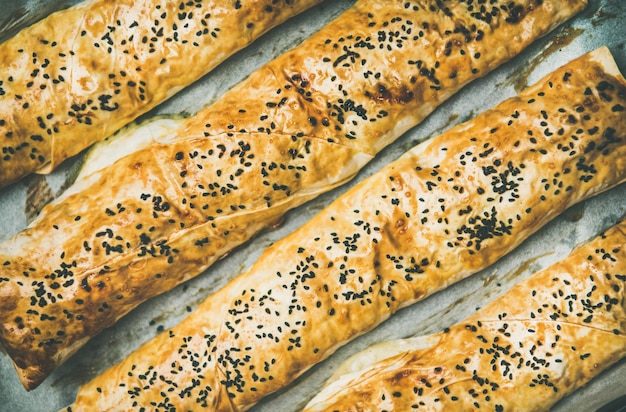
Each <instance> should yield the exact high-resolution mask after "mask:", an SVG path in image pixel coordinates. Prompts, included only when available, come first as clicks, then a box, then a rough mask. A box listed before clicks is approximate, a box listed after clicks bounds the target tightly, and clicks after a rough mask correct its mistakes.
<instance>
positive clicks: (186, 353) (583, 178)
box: [71, 49, 626, 411]
mask: <svg viewBox="0 0 626 412" xmlns="http://www.w3.org/2000/svg"><path fill="white" fill-rule="evenodd" d="M601 56H602V57H601ZM610 61H611V59H610V55H609V54H608V52H607V50H606V49H603V50H601V51H600V52H597V53H595V54H592V55H587V56H584V57H582V58H580V59H578V60H576V61H574V62H572V63H570V64H568V65H567V66H565V67H564V68H561V69H559V70H557V71H555V72H554V73H552V74H551V75H550V76H548V77H546V78H545V79H543V80H542V81H541V82H540V83H539V84H538V85H536V86H533V87H531V88H529V89H528V90H527V91H525V92H524V93H522V94H520V95H519V96H518V97H516V98H512V99H509V100H507V101H505V102H503V103H501V104H500V105H498V106H497V107H495V108H494V109H493V110H490V111H487V112H485V113H484V114H482V115H480V116H479V117H477V118H476V119H474V120H472V121H470V122H467V123H465V124H462V125H459V126H457V127H455V128H453V129H451V130H450V131H448V132H446V133H444V134H443V135H440V136H438V137H436V138H434V139H433V140H431V141H427V142H425V143H423V144H421V145H419V146H417V147H415V148H414V149H413V150H411V151H410V152H408V153H407V154H406V155H404V156H403V157H401V158H400V159H399V160H397V161H395V162H393V163H392V164H390V165H389V166H387V167H386V168H384V169H382V170H381V171H380V172H378V173H376V174H375V175H373V176H372V177H370V178H368V179H365V180H364V181H363V182H361V183H359V184H358V185H357V186H356V187H354V188H353V189H351V190H350V191H348V192H347V193H346V194H345V195H343V196H341V197H339V198H338V199H337V200H336V201H335V202H334V203H333V204H331V205H330V206H329V207H328V208H326V209H324V210H323V211H322V212H320V213H319V214H318V215H317V216H316V217H314V218H313V219H311V220H310V221H309V222H308V223H306V224H305V225H304V226H302V227H301V228H300V229H298V230H297V231H295V232H294V233H292V234H291V235H289V236H287V237H286V238H284V239H283V240H281V241H279V242H276V243H275V244H274V245H272V246H271V247H270V248H268V249H267V250H266V252H265V253H264V254H262V255H261V257H260V258H259V259H258V260H257V262H256V263H255V264H254V266H252V268H251V269H250V270H249V271H247V272H245V273H243V274H241V275H239V276H238V277H236V278H234V279H233V280H232V281H231V282H230V283H229V284H228V285H227V286H225V287H224V288H222V289H221V290H219V291H218V292H217V293H215V294H214V295H212V296H210V297H208V298H207V299H206V300H205V301H204V302H203V303H202V304H201V305H200V306H199V307H198V308H197V309H196V310H195V311H194V312H193V313H192V314H191V315H190V316H189V317H188V318H186V319H185V320H184V321H183V322H181V323H180V324H179V325H178V326H176V327H174V328H172V329H170V330H167V331H165V332H164V333H162V334H160V335H159V336H157V337H156V338H155V339H153V340H151V341H150V342H148V343H146V344H144V345H143V346H142V347H140V348H139V349H138V350H137V351H135V352H134V353H132V354H130V355H129V356H128V357H127V358H126V359H124V360H123V361H122V362H120V363H119V364H117V365H115V366H113V367H111V368H110V369H108V370H107V371H105V372H104V373H103V374H102V375H100V376H99V377H96V378H95V379H94V380H93V381H91V382H90V383H88V384H86V385H85V386H83V387H82V388H81V389H80V390H79V393H78V396H77V399H76V403H75V405H74V406H73V407H72V408H71V410H73V411H79V410H84V409H85V408H87V409H88V408H90V407H97V408H101V409H108V408H115V407H120V408H131V407H134V406H137V405H148V404H150V403H151V402H156V403H160V402H163V403H165V404H167V405H169V406H172V407H176V408H177V409H179V408H180V409H186V408H193V407H195V406H196V405H198V404H200V405H202V406H208V407H209V408H213V409H216V410H244V409H247V408H249V407H250V406H252V405H253V404H254V403H255V402H257V401H258V400H259V399H261V398H262V397H263V396H265V395H267V394H269V393H272V392H274V391H276V390H278V389H280V388H282V387H284V386H286V385H288V384H289V383H290V382H291V381H293V380H294V379H295V378H296V377H297V376H299V375H300V374H302V373H303V372H304V371H305V370H307V369H308V368H309V367H311V366H312V365H314V364H316V363H317V362H319V361H321V360H322V359H324V358H326V357H327V356H329V355H330V354H331V353H332V352H333V351H334V350H335V349H336V348H337V347H338V346H340V345H343V344H345V343H346V342H347V341H349V340H351V339H352V338H354V337H356V336H357V335H360V334H362V333H365V332H367V331H368V330H370V329H372V328H373V327H375V326H376V325H377V324H379V323H380V322H382V321H383V320H385V319H386V318H388V317H389V316H390V315H391V314H393V313H394V312H396V311H397V310H398V309H399V308H401V307H404V306H407V305H409V304H411V303H413V302H415V301H417V300H419V299H421V298H423V297H424V296H427V295H430V294H432V293H434V292H436V291H437V290H440V289H443V288H445V287H446V286H447V285H449V284H450V283H453V282H455V281H458V280H459V279H461V278H463V277H466V276H469V275H470V274H472V273H475V272H476V271H478V270H480V269H483V268H485V267H486V266H488V265H489V264H491V263H493V262H494V261H495V260H496V259H498V258H499V257H501V256H502V255H504V254H505V253H507V252H508V251H510V250H512V249H513V248H514V247H515V246H516V245H518V244H519V243H521V242H522V241H523V240H524V239H525V238H526V237H528V235H530V234H531V233H533V232H534V231H535V230H537V229H538V228H539V227H541V226H542V225H543V224H545V223H546V222H547V221H549V220H550V219H551V218H552V217H554V216H555V215H557V214H558V213H559V212H561V211H563V210H564V209H565V208H567V207H569V206H571V205H572V204H574V203H576V202H578V201H580V200H581V199H584V198H587V197H588V196H592V195H594V194H596V193H598V192H600V191H602V190H605V189H607V188H609V187H611V186H613V185H616V184H618V183H619V182H621V181H624V179H626V158H625V157H624V155H625V154H626V140H625V139H624V138H623V137H622V136H625V135H626V124H625V123H624V122H623V119H624V112H623V111H620V110H621V109H620V108H623V107H624V106H626V93H625V92H626V82H624V79H623V78H622V77H621V76H620V77H616V75H615V74H614V72H615V66H614V65H613V66H611V69H610V70H608V72H607V71H604V68H605V67H608V66H609V64H608V63H607V62H610Z"/></svg>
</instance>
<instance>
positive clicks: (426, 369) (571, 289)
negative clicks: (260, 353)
mask: <svg viewBox="0 0 626 412" xmlns="http://www.w3.org/2000/svg"><path fill="white" fill-rule="evenodd" d="M624 245H626V221H623V222H621V223H620V224H619V225H617V226H616V227H614V228H612V229H610V230H609V231H608V232H607V233H606V234H603V235H601V236H599V237H598V238H596V239H594V240H593V241H591V242H590V243H588V244H586V245H584V246H581V247H579V248H578V249H576V250H575V251H574V252H572V254H571V255H570V256H568V257H567V258H566V259H564V260H562V261H560V262H558V263H556V264H554V265H553V266H551V267H549V268H547V269H545V270H543V271H541V272H539V273H537V274H535V275H533V276H532V277H531V278H529V279H527V280H525V281H523V282H520V283H519V284H517V285H516V286H515V287H513V288H512V289H511V290H510V291H508V292H507V293H506V294H505V295H503V296H501V297H499V298H498V299H496V300H494V301H493V302H491V303H489V304H488V305H487V306H486V307H485V308H483V309H480V310H479V311H477V312H476V313H475V314H473V315H472V316H470V317H469V318H467V319H466V320H464V321H463V322H461V323H459V324H456V325H454V326H452V327H450V328H448V329H446V330H444V331H443V332H441V333H439V334H435V335H430V336H428V337H425V338H413V339H409V340H406V341H397V342H389V343H385V344H381V345H384V346H380V347H379V348H380V349H376V348H372V349H371V350H372V351H373V352H375V353H376V356H379V355H380V356H384V353H385V352H387V349H386V348H389V349H390V350H392V351H393V350H395V348H394V346H405V347H407V348H405V349H404V350H399V351H398V352H399V353H398V354H395V355H394V356H390V357H388V358H386V359H384V360H381V361H379V362H376V363H373V362H372V363H373V364H372V365H369V366H367V367H364V368H362V369H360V370H357V371H354V372H352V373H350V374H346V375H344V376H343V377H339V376H338V377H337V378H336V380H333V381H331V382H329V384H328V385H327V386H326V387H325V388H324V392H322V393H320V394H319V395H318V396H317V397H316V398H314V399H313V400H312V401H311V402H310V403H309V405H307V407H306V408H305V411H307V412H313V411H346V412H347V411H352V412H356V411H381V410H388V411H392V410H394V411H409V410H417V411H450V410H463V411H473V410H485V409H486V410H493V411H548V410H550V408H551V407H552V406H553V405H554V404H555V403H556V402H557V401H558V400H559V399H562V398H563V397H565V396H567V395H568V394H569V393H571V392H573V391H575V390H576V389H577V388H580V387H581V386H583V385H585V384H586V383H587V382H589V381H590V380H591V379H593V378H594V377H595V376H596V375H598V374H599V373H600V372H602V371H603V370H605V369H606V368H608V367H609V366H610V365H612V364H613V363H615V362H617V361H618V360H619V359H621V358H623V357H624V356H626V306H625V305H624V302H625V301H626V292H625V290H626V275H625V274H626V247H625V246H624ZM424 339H427V340H428V342H427V344H426V345H424V346H425V347H423V348H420V349H411V348H410V347H411V346H412V345H413V344H414V343H418V344H419V343H421V341H422V340H424ZM412 340H413V341H414V342H411V341H412ZM378 352H380V353H378ZM370 355H371V354H370ZM356 356H359V355H358V354H357V355H356ZM364 356H365V355H364ZM350 363H351V361H350V360H349V361H348V364H347V365H346V367H349V366H350V365H349V364H350Z"/></svg>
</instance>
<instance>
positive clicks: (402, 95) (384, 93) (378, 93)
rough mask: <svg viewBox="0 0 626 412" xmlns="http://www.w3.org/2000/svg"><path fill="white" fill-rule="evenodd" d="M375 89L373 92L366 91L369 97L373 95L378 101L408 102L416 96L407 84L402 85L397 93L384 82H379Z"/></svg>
mask: <svg viewBox="0 0 626 412" xmlns="http://www.w3.org/2000/svg"><path fill="white" fill-rule="evenodd" d="M374 90H375V91H374V92H373V93H372V92H369V93H366V95H368V96H369V97H373V98H374V99H375V100H378V101H382V100H385V101H388V102H390V103H408V102H410V101H411V100H412V99H413V97H414V93H413V92H412V91H411V90H410V89H409V88H408V87H406V86H405V85H402V86H401V87H400V90H398V91H397V92H396V93H394V91H393V90H391V89H389V88H388V87H387V86H385V85H384V84H382V83H378V84H377V85H376V88H375V89H374Z"/></svg>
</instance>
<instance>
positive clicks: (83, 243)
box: [0, 0, 586, 388]
mask: <svg viewBox="0 0 626 412" xmlns="http://www.w3.org/2000/svg"><path fill="white" fill-rule="evenodd" d="M509 3H510V2H504V1H501V2H496V3H493V4H492V7H493V10H492V11H491V12H489V13H487V14H484V13H482V12H480V13H474V12H473V11H472V10H473V9H472V8H471V7H472V6H468V5H467V4H465V3H459V2H450V3H449V4H448V5H447V6H445V7H443V8H442V6H443V3H441V2H433V1H416V2H414V3H411V2H406V1H399V0H394V1H380V0H379V1H374V0H362V1H359V2H357V3H356V4H355V5H354V6H353V7H352V8H350V9H349V10H347V11H346V12H344V13H343V14H342V15H341V16H340V17H338V18H337V19H336V20H334V21H332V22H331V23H329V24H328V25H327V26H326V27H325V28H323V29H322V30H321V31H319V32H318V33H317V34H315V35H313V36H311V38H309V39H308V40H306V41H305V42H304V43H303V44H302V45H301V46H299V47H297V48H295V49H294V50H292V51H290V52H287V53H285V54H284V55H283V56H281V57H279V58H277V59H275V60H274V61H272V62H270V63H268V64H267V65H265V66H264V67H262V68H260V69H259V70H257V71H255V72H254V73H252V74H251V75H250V76H249V77H248V78H247V79H246V80H245V81H243V82H241V83H240V84H239V85H237V86H235V87H234V88H233V89H232V90H230V91H229V92H227V93H226V94H224V95H223V96H222V98H221V99H219V100H218V101H217V102H216V103H214V104H213V105H211V106H209V107H207V108H206V109H204V110H202V111H200V112H199V113H198V114H197V115H195V116H193V117H190V118H187V119H185V120H184V121H183V122H182V124H180V125H177V126H176V127H175V129H176V130H175V132H174V133H175V135H174V136H173V137H168V142H167V144H159V143H154V144H150V145H148V146H146V147H144V148H143V149H141V150H137V151H135V152H133V153H131V154H129V155H127V156H125V157H122V158H120V159H118V160H117V161H116V162H115V163H113V164H112V165H111V166H110V167H106V168H103V169H100V170H97V171H95V172H94V173H93V174H91V175H89V176H88V177H86V178H85V179H81V180H80V182H79V184H85V185H88V187H83V188H82V189H81V190H76V191H74V189H70V191H74V193H73V194H71V195H70V196H67V197H64V199H63V200H62V201H61V202H59V203H54V204H52V205H50V206H49V207H46V208H44V209H43V210H42V212H41V214H40V216H39V218H38V219H37V220H36V221H35V222H33V225H31V226H30V227H29V228H27V229H26V230H24V231H23V232H21V233H19V234H18V235H16V236H15V237H13V238H12V239H9V240H8V241H6V242H3V243H1V244H0V262H6V263H5V264H4V266H2V268H1V269H2V274H3V277H6V279H9V280H8V281H4V282H0V298H2V299H1V300H0V318H1V319H2V325H3V326H2V328H0V339H1V341H2V344H3V346H4V347H5V349H6V350H7V353H9V354H10V356H11V358H12V360H13V362H14V364H15V365H16V367H17V368H16V369H17V371H18V374H19V375H20V379H21V381H22V382H23V384H24V385H25V386H26V387H27V388H32V387H34V386H36V385H37V384H38V383H39V382H41V380H42V379H43V378H44V377H45V376H47V375H48V374H49V373H50V372H51V371H52V370H54V368H55V367H57V366H58V365H59V364H61V363H62V362H63V361H64V360H65V359H67V358H68V357H69V356H71V354H72V353H73V352H74V351H75V350H77V349H78V348H79V347H80V346H81V344H82V343H84V342H85V340H86V339H88V338H90V337H92V336H93V335H95V334H97V333H98V332H99V331H100V330H102V329H103V328H105V327H107V326H110V325H112V324H113V323H114V322H115V321H116V320H117V319H118V318H119V317H121V316H123V315H124V314H125V313H127V312H128V311H129V310H131V309H132V308H134V307H135V306H136V305H137V304H139V303H141V302H142V301H145V300H146V299H148V298H150V297H152V296H155V295H157V294H159V293H162V292H164V291H167V290H170V289H172V288H173V287H174V286H176V285H177V284H179V283H181V282H183V281H185V280H187V279H189V278H190V277H192V276H196V275H198V274H199V273H200V272H201V271H202V270H204V269H206V268H207V267H208V266H209V265H211V264H212V263H213V262H215V261H216V260H217V259H218V258H219V257H221V256H223V255H224V254H226V253H227V252H228V251H230V250H232V249H233V248H234V247H236V246H238V245H239V244H241V243H242V242H244V241H246V240H248V239H249V238H250V237H251V236H253V235H254V234H256V233H258V232H259V231H260V230H261V229H263V228H265V227H268V226H269V225H271V224H273V223H274V222H276V221H277V220H279V219H280V218H281V217H282V216H283V214H284V213H285V212H286V211H287V210H288V209H290V208H293V207H295V206H297V205H300V204H302V203H304V202H305V201H307V200H309V199H311V198H312V197H314V196H316V195H318V194H319V193H321V192H322V191H324V190H330V189H332V188H334V187H336V186H337V185H339V184H341V183H343V182H345V181H346V180H347V179H349V178H351V177H353V176H354V175H355V174H356V173H357V172H358V171H359V169H360V168H361V167H362V166H363V165H364V164H365V163H366V162H368V161H369V160H370V158H371V157H372V156H373V155H374V154H375V153H376V152H377V151H379V150H381V149H382V148H383V147H384V146H386V145H388V144H389V143H391V141H393V140H395V139H396V138H398V137H399V135H400V134H401V133H403V132H404V131H406V130H407V129H408V128H410V127H411V126H414V125H415V124H417V123H419V122H420V121H421V120H423V119H424V117H426V116H427V115H428V114H429V113H430V112H431V111H432V110H434V108H435V107H436V106H438V105H439V104H440V103H442V102H443V101H444V100H445V99H446V98H447V97H449V96H450V95H452V94H453V93H454V92H455V91H457V90H459V89H460V88H461V87H462V86H463V85H465V84H466V83H468V82H469V81H471V80H473V79H475V78H477V77H479V76H482V75H484V74H486V73H487V72H488V71H489V70H491V69H493V68H494V67H496V66H497V65H499V64H501V63H503V62H505V61H507V60H508V59H510V58H511V57H513V56H514V55H516V54H518V53H519V52H520V51H521V50H522V49H523V48H524V47H526V46H527V45H528V44H529V43H530V42H532V40H534V39H535V38H537V37H539V36H541V35H543V34H545V33H547V32H548V31H549V30H551V29H552V28H554V27H556V26H557V25H558V24H559V23H561V22H563V21H564V20H566V19H567V18H569V17H570V16H572V15H573V14H575V13H576V12H578V11H580V10H581V9H582V8H583V7H584V6H585V4H586V3H585V2H584V1H580V0H558V1H555V0H552V1H543V2H537V1H535V0H526V1H524V2H523V3H520V4H523V6H519V5H518V6H519V7H521V9H520V8H519V7H518V6H516V8H515V10H513V9H509ZM557 6H558V7H557ZM450 14H452V16H453V18H451V17H450ZM487 15H488V17H487ZM511 39H514V40H515V41H511ZM217 135H219V136H220V138H219V139H217V138H216V137H215V136H217ZM310 136H315V138H311V137H310ZM311 188H318V189H319V192H310V189H311ZM180 193H184V194H185V196H184V197H182V198H181V196H180ZM259 206H260V207H261V208H260V209H259V212H258V213H257V214H256V215H254V216H252V217H250V216H244V214H243V212H244V211H245V210H247V209H248V208H256V207H259ZM225 217H228V218H227V219H226V218H225ZM190 228H191V229H190ZM189 229H190V230H191V231H193V232H194V235H193V236H183V237H178V236H177V233H182V231H185V230H189ZM198 232H202V233H198ZM24 274H26V275H24ZM25 276H27V277H28V280H27V283H26V284H24V283H20V282H22V280H23V278H24V277H25ZM59 276H62V278H63V279H62V281H59V279H56V278H57V277H59ZM41 308H45V309H41ZM31 310H35V311H36V313H31V312H29V311H31ZM40 310H41V311H44V312H45V316H46V318H45V321H44V322H42V319H41V316H42V313H39V311H40ZM64 310H65V311H69V313H70V314H71V315H72V316H71V317H69V318H68V315H67V314H66V313H65V312H63V311H64ZM77 316H80V318H79V319H77ZM50 317H52V319H51V318H50ZM16 318H19V319H20V322H16V321H15V319H16ZM35 328H36V329H37V330H38V331H39V332H40V333H34V334H30V335H29V336H30V337H29V338H28V339H26V340H24V339H23V336H24V335H25V334H26V333H27V332H28V331H34V330H35ZM58 333H61V334H62V336H58V335H57V334H58Z"/></svg>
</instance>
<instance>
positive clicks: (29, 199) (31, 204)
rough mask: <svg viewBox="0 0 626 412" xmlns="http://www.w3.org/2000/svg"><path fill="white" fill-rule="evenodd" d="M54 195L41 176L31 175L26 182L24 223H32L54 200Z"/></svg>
mask: <svg viewBox="0 0 626 412" xmlns="http://www.w3.org/2000/svg"><path fill="white" fill-rule="evenodd" d="M54 197H55V195H54V193H53V192H52V189H51V188H50V185H48V182H47V181H46V178H45V177H44V176H41V175H33V176H31V177H29V178H28V179H27V181H26V201H25V203H24V214H25V215H26V222H27V223H30V222H32V221H33V220H34V219H35V218H36V217H37V216H38V215H39V212H41V209H43V208H44V206H45V205H47V204H48V203H50V202H51V201H52V200H53V199H54Z"/></svg>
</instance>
